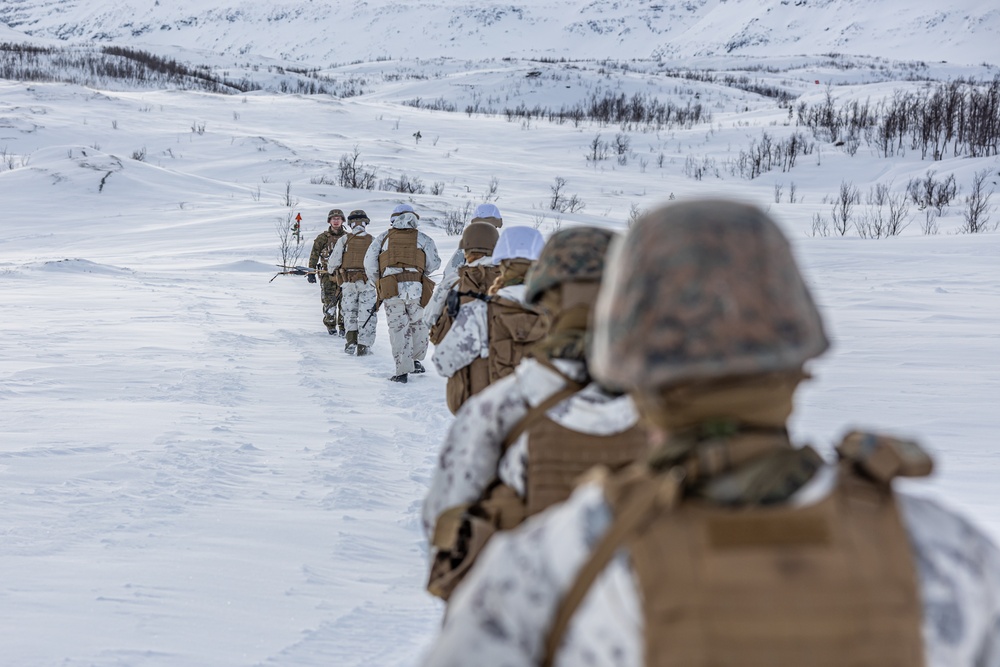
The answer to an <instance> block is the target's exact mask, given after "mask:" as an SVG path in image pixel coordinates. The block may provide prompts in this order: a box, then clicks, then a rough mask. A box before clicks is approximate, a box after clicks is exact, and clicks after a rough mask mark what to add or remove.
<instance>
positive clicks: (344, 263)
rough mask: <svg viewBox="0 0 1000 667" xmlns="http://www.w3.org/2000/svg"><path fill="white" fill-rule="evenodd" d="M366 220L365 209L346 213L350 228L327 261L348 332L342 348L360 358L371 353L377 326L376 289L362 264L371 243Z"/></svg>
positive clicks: (367, 220)
mask: <svg viewBox="0 0 1000 667" xmlns="http://www.w3.org/2000/svg"><path fill="white" fill-rule="evenodd" d="M369 222H370V220H369V219H368V214H367V213H365V212H364V211H362V210H356V211H351V213H350V215H348V216H347V224H348V225H349V226H350V229H351V231H350V233H349V234H346V235H344V236H342V237H341V238H340V240H339V241H337V245H335V246H334V248H333V252H331V253H330V259H329V260H328V261H327V271H328V273H329V274H330V275H331V276H333V277H334V278H335V280H336V282H337V284H338V285H340V290H341V297H340V310H341V312H342V313H343V315H344V328H345V329H346V332H347V341H346V342H345V344H344V351H345V352H346V353H348V354H357V356H359V357H363V356H365V355H366V354H369V353H370V350H371V346H372V345H374V344H375V330H376V326H377V325H378V316H377V314H376V313H375V304H376V302H377V301H378V292H377V290H376V289H375V285H374V284H373V283H372V282H371V281H369V280H368V275H367V274H366V273H365V265H364V261H365V254H366V253H367V252H368V247H369V246H370V245H371V243H372V237H371V234H369V233H368V231H367V228H368V224H369Z"/></svg>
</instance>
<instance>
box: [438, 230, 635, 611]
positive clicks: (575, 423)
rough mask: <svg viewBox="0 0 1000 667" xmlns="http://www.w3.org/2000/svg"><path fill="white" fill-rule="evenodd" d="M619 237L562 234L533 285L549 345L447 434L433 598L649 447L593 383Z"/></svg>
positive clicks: (631, 418) (528, 295)
mask: <svg viewBox="0 0 1000 667" xmlns="http://www.w3.org/2000/svg"><path fill="white" fill-rule="evenodd" d="M611 238H612V234H611V233H610V232H608V231H606V230H601V229H596V228H591V227H577V228H574V229H569V230H564V231H561V232H558V233H556V234H555V235H553V236H552V238H551V239H550V240H549V242H548V243H547V244H546V245H545V248H544V249H543V250H542V253H541V256H540V257H539V259H538V263H537V264H536V265H535V267H534V268H533V269H532V270H531V272H530V274H529V276H528V280H527V284H526V285H525V301H526V302H527V303H528V304H531V305H533V306H535V307H537V308H539V309H541V310H543V311H544V312H545V313H546V316H547V317H548V318H549V320H550V321H551V323H552V324H551V328H550V329H549V332H548V335H547V336H546V338H545V339H543V340H542V341H541V342H540V343H539V344H538V345H537V346H536V347H535V348H534V349H533V351H532V354H533V356H532V357H531V358H528V359H525V360H524V361H522V362H521V364H520V365H519V366H518V367H517V368H516V370H515V371H514V373H513V374H512V375H509V376H508V377H506V378H503V379H501V380H499V381H497V382H495V383H493V384H492V385H490V386H489V387H487V388H486V389H485V390H483V391H482V392H480V393H478V394H476V395H475V396H473V397H472V398H471V399H469V401H468V402H467V403H466V404H465V406H464V407H463V408H462V409H461V410H459V411H458V414H457V415H456V417H455V421H454V422H453V424H452V426H451V428H450V429H449V431H448V435H447V438H446V439H445V442H444V445H443V447H442V449H441V454H440V456H439V459H438V466H437V468H436V469H435V471H434V475H433V478H432V482H431V488H430V490H429V492H428V494H427V498H426V499H425V500H424V507H423V522H424V529H425V531H427V535H428V538H429V539H431V543H432V547H433V549H434V553H433V562H432V564H431V574H430V578H429V582H428V590H430V591H431V592H432V593H434V594H435V595H438V596H440V597H443V598H446V599H447V598H448V597H449V596H450V594H451V591H452V589H454V587H455V586H456V585H457V584H458V583H459V581H461V578H462V577H463V576H464V575H465V573H466V572H467V571H468V569H469V568H470V567H471V565H472V563H473V562H474V561H475V558H476V555H477V554H478V552H479V550H480V549H481V548H482V546H483V545H484V544H485V543H486V540H487V539H488V538H489V537H490V536H491V535H492V534H493V533H494V532H495V531H496V530H498V529H500V530H506V529H510V528H513V527H514V526H516V525H517V524H518V523H520V522H521V521H522V520H523V519H524V518H525V517H527V516H530V515H533V514H536V513H538V512H540V511H541V510H543V509H545V508H546V507H548V506H549V505H551V504H553V503H556V502H559V501H561V500H564V499H565V498H567V497H568V496H569V494H570V491H571V489H572V486H573V481H574V480H575V478H576V477H578V476H579V475H580V474H582V473H583V472H585V471H586V470H587V469H588V468H590V467H591V466H593V465H597V464H604V465H608V466H611V467H620V466H622V465H625V464H627V463H630V462H632V461H634V460H635V459H636V458H637V457H639V456H641V455H643V454H645V453H646V451H647V449H648V441H647V439H646V437H645V434H644V432H643V431H642V430H640V429H639V428H638V425H637V423H638V413H637V412H636V409H635V406H634V405H633V404H632V401H631V399H629V398H628V397H627V396H622V395H620V394H616V393H613V392H609V391H607V390H606V389H604V388H603V387H602V386H601V385H599V384H596V383H593V382H591V380H590V376H589V374H588V371H587V363H586V358H585V354H584V352H585V350H584V348H585V339H586V335H587V328H588V321H589V315H590V310H591V307H592V305H593V302H594V299H595V297H596V296H597V290H598V287H599V285H600V280H601V276H602V273H603V271H604V257H605V254H606V252H607V248H608V244H609V242H610V241H611Z"/></svg>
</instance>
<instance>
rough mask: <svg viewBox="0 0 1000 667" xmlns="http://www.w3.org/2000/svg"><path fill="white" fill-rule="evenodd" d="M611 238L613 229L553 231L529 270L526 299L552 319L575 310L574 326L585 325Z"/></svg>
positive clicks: (583, 326)
mask: <svg viewBox="0 0 1000 667" xmlns="http://www.w3.org/2000/svg"><path fill="white" fill-rule="evenodd" d="M613 238H614V234H613V233H612V232H610V231H608V230H606V229H599V228H597V227H573V228H572V229H564V230H562V231H559V232H556V233H555V234H553V235H552V236H551V237H550V238H549V240H548V242H547V243H546V244H545V247H544V248H542V252H541V254H540V255H539V256H538V261H537V262H535V265H534V266H532V267H531V270H530V271H529V272H528V277H527V279H526V280H525V294H524V298H525V301H526V302H527V303H528V304H531V305H534V306H538V307H540V308H542V309H544V310H545V311H547V312H548V313H549V315H550V316H552V317H553V319H556V318H557V317H559V316H561V315H563V314H568V313H574V314H575V318H576V321H575V322H574V326H575V327H576V328H580V329H584V328H586V327H587V325H588V314H589V313H590V309H591V307H592V306H593V304H594V301H595V299H596V298H597V290H598V288H599V287H600V285H601V278H602V276H603V275H604V259H605V255H606V254H607V252H608V246H609V245H610V243H611V240H612V239H613Z"/></svg>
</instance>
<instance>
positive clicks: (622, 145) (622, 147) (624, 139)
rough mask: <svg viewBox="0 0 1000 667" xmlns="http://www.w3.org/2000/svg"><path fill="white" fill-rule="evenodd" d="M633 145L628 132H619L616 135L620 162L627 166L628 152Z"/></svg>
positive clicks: (616, 151)
mask: <svg viewBox="0 0 1000 667" xmlns="http://www.w3.org/2000/svg"><path fill="white" fill-rule="evenodd" d="M631 147H632V140H631V139H629V136H628V135H627V134H623V133H621V132H619V133H618V134H616V135H615V154H616V155H617V156H618V164H620V165H621V166H623V167H624V166H625V165H626V164H628V154H629V150H630V149H631Z"/></svg>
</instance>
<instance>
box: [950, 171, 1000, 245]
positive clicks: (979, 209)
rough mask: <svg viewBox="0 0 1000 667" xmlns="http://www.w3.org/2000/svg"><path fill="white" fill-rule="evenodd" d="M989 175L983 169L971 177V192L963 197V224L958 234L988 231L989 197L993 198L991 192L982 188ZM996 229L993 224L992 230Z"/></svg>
mask: <svg viewBox="0 0 1000 667" xmlns="http://www.w3.org/2000/svg"><path fill="white" fill-rule="evenodd" d="M989 174H990V172H989V170H988V169H984V170H982V171H977V172H976V174H975V176H973V177H972V190H971V191H970V192H969V194H968V195H967V196H966V197H965V209H964V210H963V211H962V217H963V218H964V219H965V224H964V225H962V227H961V228H960V229H959V231H960V232H963V233H966V234H978V233H979V232H985V231H988V230H989V229H990V197H992V196H993V191H992V190H990V191H989V192H986V191H985V190H984V188H983V186H984V184H985V183H986V177H987V176H989ZM996 228H997V224H996V223H994V224H993V226H992V229H996Z"/></svg>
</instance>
